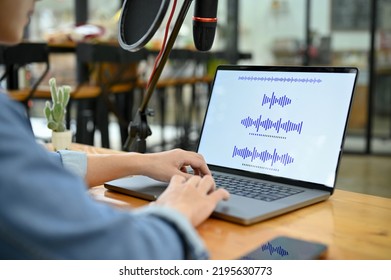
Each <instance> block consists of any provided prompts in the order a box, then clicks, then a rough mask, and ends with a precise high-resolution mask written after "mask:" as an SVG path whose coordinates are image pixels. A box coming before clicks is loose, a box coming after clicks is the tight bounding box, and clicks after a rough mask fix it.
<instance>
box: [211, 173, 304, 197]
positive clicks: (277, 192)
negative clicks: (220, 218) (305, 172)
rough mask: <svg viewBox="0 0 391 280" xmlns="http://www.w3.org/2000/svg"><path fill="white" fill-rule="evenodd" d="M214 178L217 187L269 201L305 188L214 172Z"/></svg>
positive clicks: (232, 192)
mask: <svg viewBox="0 0 391 280" xmlns="http://www.w3.org/2000/svg"><path fill="white" fill-rule="evenodd" d="M213 178H214V179H215V182H216V186H217V187H219V188H224V189H226V190H227V191H229V192H230V193H231V194H235V195H239V196H244V197H248V198H253V199H258V200H263V201H267V202H270V201H274V200H277V199H281V198H284V197H288V196H291V195H294V194H297V193H301V192H303V190H298V189H295V188H290V187H287V186H281V185H276V184H273V183H267V182H258V181H254V180H249V179H245V178H237V177H233V176H229V175H222V174H213Z"/></svg>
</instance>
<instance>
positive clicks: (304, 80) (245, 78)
mask: <svg viewBox="0 0 391 280" xmlns="http://www.w3.org/2000/svg"><path fill="white" fill-rule="evenodd" d="M238 80H239V81H250V82H282V83H305V84H319V83H321V82H322V80H321V79H317V78H285V77H284V78H279V77H256V76H239V77H238Z"/></svg>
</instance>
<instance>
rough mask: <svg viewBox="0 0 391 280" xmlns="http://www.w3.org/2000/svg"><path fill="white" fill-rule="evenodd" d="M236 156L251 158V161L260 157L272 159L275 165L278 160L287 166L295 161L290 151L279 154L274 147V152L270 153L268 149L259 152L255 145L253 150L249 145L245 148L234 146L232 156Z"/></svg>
mask: <svg viewBox="0 0 391 280" xmlns="http://www.w3.org/2000/svg"><path fill="white" fill-rule="evenodd" d="M236 156H239V157H241V158H243V159H247V158H250V159H251V161H254V160H255V159H257V158H259V160H261V161H263V162H266V161H269V160H270V161H271V166H273V164H275V163H276V162H280V163H282V164H283V165H285V166H286V165H287V164H291V163H293V161H294V158H293V157H291V156H290V155H289V154H288V153H286V154H283V155H279V154H278V153H277V150H276V149H274V151H273V153H269V152H268V151H267V150H265V151H262V152H258V150H257V148H255V147H254V148H253V150H252V151H251V150H249V149H248V148H247V147H246V148H243V149H238V147H236V146H234V150H233V153H232V157H236Z"/></svg>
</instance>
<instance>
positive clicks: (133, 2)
mask: <svg viewBox="0 0 391 280" xmlns="http://www.w3.org/2000/svg"><path fill="white" fill-rule="evenodd" d="M169 5H170V0H125V1H124V3H123V5H122V11H121V17H120V21H119V36H118V41H119V44H120V46H121V47H122V48H123V49H125V50H127V51H131V52H136V51H138V50H140V49H141V48H143V47H144V46H145V45H146V44H147V43H148V42H149V40H151V38H152V37H153V35H155V33H156V31H157V29H158V28H159V26H160V24H161V23H162V21H163V19H164V17H165V15H166V12H167V9H168V7H169Z"/></svg>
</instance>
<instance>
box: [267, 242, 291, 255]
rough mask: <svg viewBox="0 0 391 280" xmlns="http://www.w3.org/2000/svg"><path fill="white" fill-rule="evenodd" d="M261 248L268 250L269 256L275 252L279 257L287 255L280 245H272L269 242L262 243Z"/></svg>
mask: <svg viewBox="0 0 391 280" xmlns="http://www.w3.org/2000/svg"><path fill="white" fill-rule="evenodd" d="M261 248H262V252H264V251H269V253H270V256H271V255H273V253H277V254H278V255H280V256H281V257H284V256H288V255H289V253H288V251H287V250H285V249H283V248H282V247H281V246H278V247H273V245H272V244H271V243H270V242H268V243H267V244H263V245H262V247H261Z"/></svg>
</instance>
